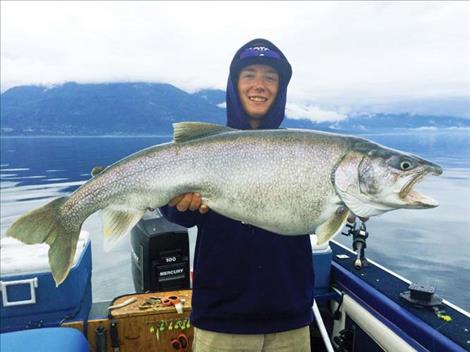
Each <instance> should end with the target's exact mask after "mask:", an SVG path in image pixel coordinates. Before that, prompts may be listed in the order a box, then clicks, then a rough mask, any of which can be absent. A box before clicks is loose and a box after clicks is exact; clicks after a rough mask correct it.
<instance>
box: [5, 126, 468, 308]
mask: <svg viewBox="0 0 470 352" xmlns="http://www.w3.org/2000/svg"><path fill="white" fill-rule="evenodd" d="M363 136H364V137H366V138H369V139H371V140H374V141H377V142H379V143H381V144H384V145H387V146H389V147H393V148H397V149H401V150H406V151H409V152H413V153H416V154H419V155H421V156H423V157H425V158H427V159H429V160H432V161H433V162H436V163H438V164H440V165H441V166H443V168H444V174H443V175H442V176H440V177H428V178H426V179H425V181H423V182H422V183H420V184H419V185H418V187H417V189H418V190H419V191H421V192H423V193H425V194H428V195H430V196H431V197H433V198H434V199H437V200H438V201H439V202H440V206H439V207H438V208H435V209H430V210H398V211H393V212H390V213H387V214H384V215H382V216H379V217H374V218H372V219H370V220H369V221H368V222H367V225H368V226H367V227H368V231H369V233H370V237H369V239H368V249H367V256H368V257H369V258H371V259H373V260H375V261H377V262H379V263H381V264H382V265H384V266H386V267H388V268H390V269H392V270H394V271H395V272H397V273H399V274H401V275H402V276H404V277H406V278H408V279H409V280H412V281H415V282H419V283H422V284H429V285H432V286H435V287H436V291H437V293H438V294H439V295H440V296H442V297H444V298H445V299H447V300H449V301H450V302H453V303H455V304H458V305H460V306H461V307H463V308H464V309H466V310H467V311H469V310H470V295H469V294H468V292H469V291H470V275H469V273H470V131H458V130H453V131H452V130H447V131H401V132H399V133H398V132H397V133H384V134H372V135H363ZM169 138H170V137H8V138H1V166H0V176H1V234H2V236H3V235H4V234H5V231H6V229H7V228H8V226H9V225H10V224H11V223H12V222H13V220H14V219H15V218H16V217H17V216H18V215H20V214H22V213H23V212H25V211H28V210H31V209H33V208H35V207H38V206H40V205H43V204H45V203H46V202H48V201H50V200H51V199H53V198H55V197H58V196H61V195H64V194H69V193H70V192H71V191H73V190H74V189H76V188H77V187H78V186H79V185H80V184H82V183H83V182H85V181H86V180H87V179H89V173H90V170H91V169H92V168H93V167H94V166H96V165H109V164H111V163H113V162H115V161H117V160H119V159H121V158H123V157H125V156H126V155H129V154H130V153H133V152H135V151H138V150H140V149H142V148H145V147H148V146H151V145H154V144H158V143H162V142H164V141H168V140H169ZM83 229H85V230H87V231H89V232H90V234H91V239H92V251H93V279H92V285H93V297H94V300H95V301H100V300H107V299H111V298H113V297H116V296H118V295H121V294H124V293H128V292H132V291H133V290H134V287H133V284H132V279H131V271H130V246H129V238H128V237H126V238H125V239H124V240H123V241H121V242H120V243H119V244H118V245H117V246H116V247H115V248H114V249H112V250H111V252H109V253H105V252H104V250H103V241H102V237H101V222H100V218H99V215H98V214H94V215H92V216H91V217H90V218H89V219H88V220H87V221H86V222H85V223H84V225H83ZM195 236H196V231H195V230H194V229H192V230H191V231H190V243H191V248H194V242H195ZM338 237H340V238H338ZM338 237H337V238H336V239H337V240H339V241H340V242H341V243H343V244H347V245H348V246H350V245H351V239H349V238H345V237H344V236H338Z"/></svg>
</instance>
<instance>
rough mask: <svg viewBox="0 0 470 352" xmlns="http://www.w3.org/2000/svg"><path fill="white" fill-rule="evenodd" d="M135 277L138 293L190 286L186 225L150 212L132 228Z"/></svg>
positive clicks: (182, 288) (132, 259) (155, 212)
mask: <svg viewBox="0 0 470 352" xmlns="http://www.w3.org/2000/svg"><path fill="white" fill-rule="evenodd" d="M131 249H132V253H131V256H132V258H131V262H132V277H133V279H134V287H135V290H136V292H138V293H142V292H147V291H151V292H160V291H174V290H184V289H189V288H190V281H189V275H190V270H189V264H190V263H189V236H188V230H187V229H186V228H185V227H182V226H180V225H177V224H174V223H171V222H169V221H168V220H166V219H165V218H164V217H163V216H161V214H160V212H159V211H158V210H156V211H154V212H151V213H146V214H145V215H144V217H143V218H142V219H141V220H140V221H139V222H138V223H137V225H136V226H135V227H134V228H133V229H132V231H131Z"/></svg>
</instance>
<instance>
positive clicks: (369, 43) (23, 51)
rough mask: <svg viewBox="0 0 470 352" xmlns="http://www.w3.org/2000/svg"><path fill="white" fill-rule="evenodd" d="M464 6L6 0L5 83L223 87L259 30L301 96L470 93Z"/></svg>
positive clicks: (349, 101)
mask: <svg viewBox="0 0 470 352" xmlns="http://www.w3.org/2000/svg"><path fill="white" fill-rule="evenodd" d="M469 16H470V4H469V3H468V2H341V1H339V2H294V1H290V2H277V1H276V2H268V1H261V2H200V1H194V2H193V1H190V2H147V1H142V2H130V1H103V2H58V1H57V2H55V1H50V2H48V1H37V2H36V1H31V2H23V1H22V2H14V1H8V2H7V1H2V2H1V43H2V51H1V73H2V74H1V90H2V92H3V91H5V90H6V89H8V88H10V87H12V86H16V85H21V84H57V83H63V82H66V81H77V82H107V81H146V82H167V83H171V84H174V85H176V86H178V87H180V88H182V89H185V90H187V91H190V92H191V91H196V90H200V89H204V88H219V89H224V88H225V85H226V79H227V75H228V66H229V63H230V60H231V59H232V55H233V54H234V52H235V51H236V49H238V48H239V47H240V46H241V45H242V44H244V43H245V42H247V41H248V40H250V39H253V38H255V37H265V38H268V39H270V40H272V41H273V42H274V43H276V44H277V45H278V46H279V47H280V48H282V49H283V51H284V52H285V54H286V55H287V57H288V58H289V60H290V62H291V64H292V66H293V70H294V75H293V77H292V81H291V84H290V86H289V98H290V100H291V101H293V102H296V103H298V102H309V103H310V104H311V105H312V106H322V107H323V106H324V104H325V103H329V104H332V105H334V104H336V105H341V106H347V105H357V104H360V105H370V104H372V103H377V102H387V101H389V100H391V99H393V100H395V101H396V100H400V99H402V100H403V99H423V98H432V97H440V96H446V97H453V96H459V95H464V96H468V95H469V93H468V92H470V68H469V65H468V62H470V44H469V43H470V32H469V30H468V25H467V22H468V18H469ZM319 102H321V103H322V104H318V103H319ZM332 110H336V109H332ZM304 113H305V114H307V115H308V112H304ZM340 113H341V112H340Z"/></svg>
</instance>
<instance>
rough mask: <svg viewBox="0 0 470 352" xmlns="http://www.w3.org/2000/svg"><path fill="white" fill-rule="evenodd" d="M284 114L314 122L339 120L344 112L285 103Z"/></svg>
mask: <svg viewBox="0 0 470 352" xmlns="http://www.w3.org/2000/svg"><path fill="white" fill-rule="evenodd" d="M286 116H287V117H288V118H289V119H293V120H311V121H314V122H324V121H332V122H333V121H341V120H344V119H345V118H347V116H346V115H345V114H341V113H339V112H336V111H331V110H330V111H328V110H322V109H320V108H319V107H318V106H312V105H299V104H293V103H287V105H286Z"/></svg>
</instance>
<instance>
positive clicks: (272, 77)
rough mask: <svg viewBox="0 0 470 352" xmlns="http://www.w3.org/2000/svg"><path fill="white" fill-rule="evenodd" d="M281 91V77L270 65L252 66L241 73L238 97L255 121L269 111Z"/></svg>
mask: <svg viewBox="0 0 470 352" xmlns="http://www.w3.org/2000/svg"><path fill="white" fill-rule="evenodd" d="M278 90H279V75H278V73H277V72H276V70H275V69H274V68H272V67H271V66H268V65H250V66H246V67H244V68H243V69H242V70H241V71H240V75H239V78H238V95H239V97H240V100H241V103H242V106H243V109H244V110H245V112H246V113H247V114H248V115H249V116H250V117H251V118H252V119H254V120H259V121H260V123H261V120H262V118H263V117H264V116H265V115H266V113H267V112H268V111H269V108H270V107H271V105H272V104H273V103H274V101H275V100H276V95H277V92H278Z"/></svg>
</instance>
